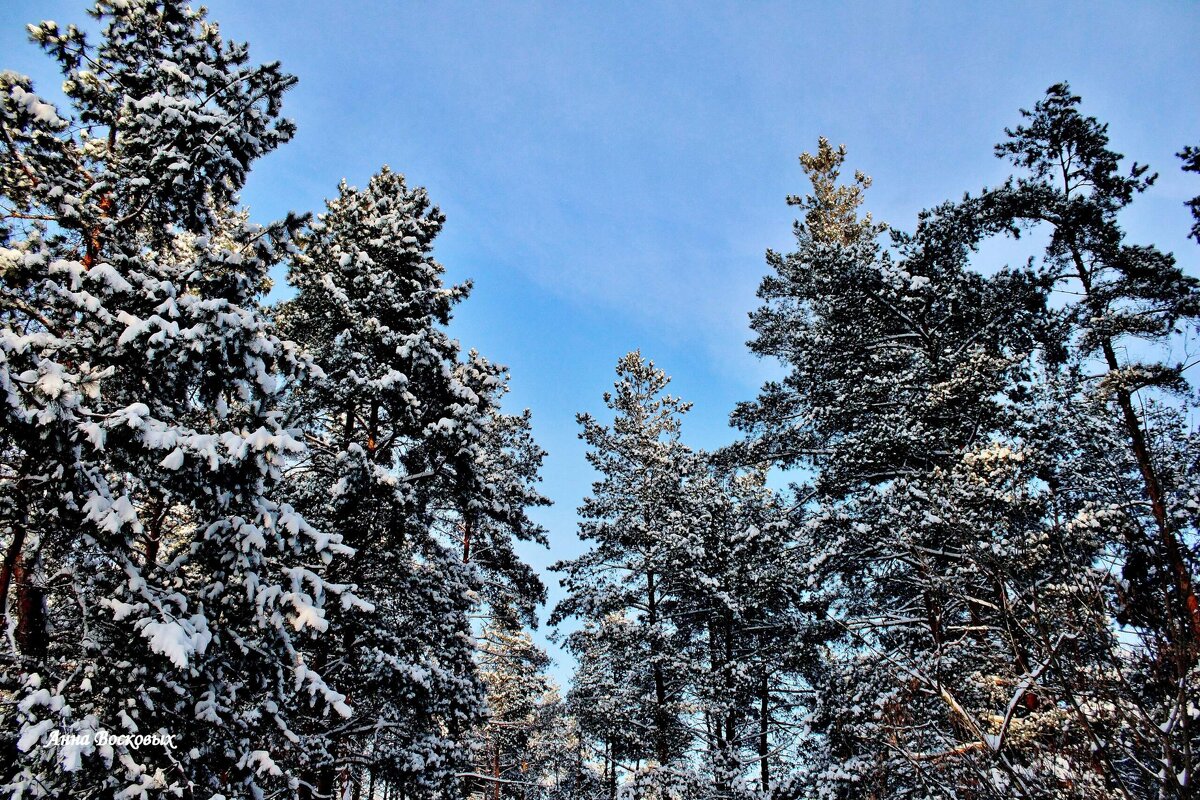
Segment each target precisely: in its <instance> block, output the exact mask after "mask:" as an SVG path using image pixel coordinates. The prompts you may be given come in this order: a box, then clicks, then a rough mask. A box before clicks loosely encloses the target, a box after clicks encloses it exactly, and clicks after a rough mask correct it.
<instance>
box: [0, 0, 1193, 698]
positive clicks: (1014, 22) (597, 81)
mask: <svg viewBox="0 0 1200 800" xmlns="http://www.w3.org/2000/svg"><path fill="white" fill-rule="evenodd" d="M206 5H207V6H208V7H209V9H210V12H211V18H212V19H215V20H217V21H219V22H220V23H221V25H222V30H223V32H224V33H225V35H226V36H229V37H231V38H235V39H239V40H246V41H249V42H250V44H251V55H252V57H253V58H255V59H257V60H272V59H279V60H281V61H282V62H283V63H284V66H285V68H286V69H288V70H289V71H290V72H292V73H294V74H296V75H298V76H299V78H300V83H299V85H298V86H297V87H296V88H295V89H294V90H293V91H292V92H291V94H290V95H289V96H288V99H287V102H286V104H285V113H286V114H287V115H288V116H290V117H292V118H293V119H294V120H296V122H297V123H298V125H299V133H298V135H297V137H296V139H295V140H294V141H293V142H292V143H291V144H289V145H287V146H286V147H284V148H283V149H281V150H280V151H278V152H277V153H275V154H272V155H271V156H269V157H267V158H266V159H265V160H264V161H262V162H260V164H259V165H258V167H257V168H256V169H255V171H254V172H253V174H252V175H251V179H250V182H249V184H248V186H247V188H246V191H245V192H244V193H243V199H244V201H245V202H246V203H247V204H248V205H249V206H250V207H251V209H252V211H253V214H254V216H255V217H256V218H257V219H260V220H266V219H269V218H275V217H279V216H281V215H283V214H284V213H285V212H286V211H288V210H296V211H307V210H317V209H319V208H320V207H321V204H322V200H323V198H324V197H327V196H329V195H331V194H333V193H334V192H335V188H336V185H337V182H338V181H339V180H340V179H341V178H342V177H345V178H347V179H348V180H349V181H350V182H351V183H353V184H357V185H363V184H365V183H366V181H367V179H368V178H369V177H370V175H371V174H372V173H373V172H374V171H376V170H377V169H378V168H379V166H380V165H382V164H385V163H386V164H388V165H390V166H391V167H392V168H393V169H396V170H398V171H400V172H403V173H405V174H406V175H407V176H408V177H409V180H410V182H411V183H415V184H420V185H424V186H426V187H427V188H428V189H429V192H430V195H431V196H432V198H433V200H434V201H435V202H436V203H438V204H439V205H440V206H441V207H442V209H443V211H445V212H446V214H447V217H448V221H447V225H446V229H445V232H444V233H443V235H442V237H441V238H440V240H439V243H438V248H437V254H438V258H439V260H440V261H442V263H444V264H445V265H446V267H447V269H448V272H449V275H450V276H451V278H452V279H454V280H462V279H465V278H471V279H473V280H474V282H475V291H474V294H473V296H472V298H471V299H470V300H468V301H467V302H466V303H465V304H464V305H463V306H461V307H460V309H459V311H458V313H457V316H456V319H455V322H454V324H453V328H452V330H453V332H454V335H455V336H456V337H457V338H459V339H460V340H461V341H462V342H463V344H464V346H469V347H476V348H478V349H479V350H480V351H481V352H483V353H484V354H486V355H487V356H489V357H490V358H492V359H493V360H496V361H499V362H501V363H505V364H507V365H509V366H510V367H511V368H512V372H513V381H512V385H513V393H512V395H511V397H510V401H511V405H512V406H513V407H514V408H519V407H525V406H528V407H530V408H532V409H533V413H534V425H535V432H536V435H537V437H538V439H539V441H540V442H541V444H542V446H543V447H545V448H546V449H547V450H548V451H550V457H549V459H548V460H547V462H546V467H545V470H544V475H545V484H544V491H545V492H546V493H547V494H548V495H549V496H550V497H551V498H553V499H554V500H555V502H556V506H555V507H554V508H553V509H551V510H549V511H547V512H545V513H543V514H542V515H541V519H542V520H543V521H544V523H545V524H546V525H547V527H549V528H550V531H551V539H552V542H553V546H554V548H553V552H552V553H546V552H545V551H530V553H529V557H530V560H531V561H533V562H534V563H536V564H538V565H539V566H542V565H545V564H547V563H549V562H551V561H553V560H556V559H557V558H561V557H569V556H570V555H572V554H574V553H577V552H578V551H579V547H580V545H579V543H578V542H577V540H576V538H575V532H574V522H575V511H574V509H575V507H576V506H577V505H578V504H579V502H580V500H581V499H582V497H583V496H584V494H585V493H586V492H587V491H588V489H589V484H590V481H591V479H592V477H591V475H590V473H589V471H588V467H587V465H586V464H585V462H584V459H583V449H582V445H581V443H580V442H578V441H577V439H576V433H577V426H576V424H575V422H574V415H575V413H576V412H579V411H585V410H587V411H592V412H594V413H600V412H602V411H603V406H602V402H601V394H602V392H603V391H604V390H605V389H606V388H607V387H608V386H609V384H610V383H611V380H612V374H613V372H612V370H613V366H614V364H615V362H616V360H617V358H618V357H619V356H620V355H622V354H623V353H625V352H627V351H629V350H632V349H634V348H641V350H642V351H643V353H645V354H646V355H648V356H650V357H651V358H653V359H654V360H655V361H656V363H657V364H658V365H659V366H661V367H663V368H664V369H666V370H667V371H668V372H669V373H670V374H671V375H673V376H674V378H675V383H674V390H675V391H676V393H678V394H681V395H683V396H684V397H685V398H687V399H690V400H692V401H694V402H695V404H696V408H695V410H694V411H693V412H692V414H691V415H690V416H689V421H688V423H687V425H686V427H685V436H686V438H687V439H688V440H689V441H690V442H691V443H693V444H695V445H697V446H705V447H712V446H717V445H720V444H723V443H726V442H728V441H729V440H730V439H731V437H732V436H733V433H732V432H731V431H730V430H729V428H728V426H727V419H728V414H729V411H730V410H731V409H732V407H733V404H734V403H735V402H737V401H738V400H742V399H748V398H751V397H753V395H754V393H755V391H756V389H757V387H758V385H759V384H760V383H761V381H762V380H763V378H764V377H765V376H766V375H768V374H770V373H771V368H770V366H769V365H765V364H761V363H759V362H758V361H756V360H755V359H754V358H753V357H752V356H751V355H750V354H749V353H748V352H747V350H746V348H745V346H744V342H745V340H746V339H747V338H748V336H749V330H748V328H747V325H746V314H747V312H749V311H750V310H751V309H752V308H753V307H754V306H755V298H754V290H755V288H756V286H757V283H758V281H759V279H760V278H761V276H762V274H763V271H764V261H763V252H764V250H765V249H766V248H768V247H771V248H775V249H787V248H788V247H789V244H790V242H791V221H792V218H793V214H792V210H791V209H789V208H788V207H787V206H786V205H785V203H784V197H785V196H786V195H787V194H789V193H797V192H801V193H802V192H803V191H804V189H805V186H804V183H803V176H802V173H801V172H800V169H799V166H798V164H797V160H796V158H797V156H798V155H799V154H800V152H801V151H803V150H806V149H808V150H811V149H813V148H814V146H815V144H816V139H817V137H818V136H819V135H825V136H827V137H828V138H829V139H830V140H832V141H834V142H835V143H840V142H844V143H846V144H847V146H848V147H849V150H850V159H849V160H850V165H851V167H852V168H858V169H862V170H863V171H864V172H866V173H867V174H869V175H871V176H872V177H873V178H874V181H875V185H874V187H873V188H872V189H871V191H870V193H869V195H868V206H869V207H870V209H871V210H872V211H873V212H874V214H875V216H876V218H878V219H882V220H886V221H888V222H890V223H892V224H894V225H896V226H897V227H901V228H906V227H910V226H911V223H912V220H913V219H914V217H915V214H916V213H917V211H919V210H920V209H921V208H923V207H926V206H930V205H933V204H936V203H938V202H940V201H942V200H946V199H950V198H954V197H957V196H959V195H960V194H961V193H962V192H963V191H965V190H974V189H978V188H979V187H980V186H982V185H984V184H988V183H995V182H997V181H999V180H1002V179H1003V178H1004V176H1005V175H1007V174H1008V170H1007V167H1006V165H1005V164H1003V163H1001V162H1000V161H998V160H997V159H995V158H994V157H993V156H992V151H991V148H992V145H993V144H994V143H995V142H996V141H998V140H999V139H1000V138H1001V136H1002V133H1003V129H1004V127H1005V126H1011V125H1014V124H1016V123H1017V122H1018V119H1019V118H1018V114H1017V109H1018V108H1020V107H1028V106H1031V105H1032V104H1033V103H1034V102H1036V101H1037V99H1038V98H1039V97H1040V95H1041V93H1042V92H1043V90H1044V89H1045V88H1046V87H1047V86H1048V85H1050V84H1051V83H1054V82H1056V81H1060V80H1064V79H1066V80H1069V81H1070V82H1071V84H1072V87H1073V88H1074V90H1075V91H1076V92H1077V93H1079V94H1081V95H1083V98H1084V104H1085V110H1086V111H1087V112H1088V113H1092V114H1095V115H1096V116H1098V117H1100V118H1101V119H1103V120H1106V121H1108V122H1110V123H1111V131H1110V132H1111V135H1112V138H1113V143H1114V146H1115V147H1116V149H1117V150H1119V151H1121V152H1124V153H1126V154H1127V155H1129V156H1130V157H1131V158H1133V159H1137V160H1138V161H1141V162H1149V163H1150V164H1151V165H1152V166H1153V167H1154V168H1155V169H1157V170H1158V171H1159V172H1160V173H1161V177H1160V180H1159V183H1158V185H1157V186H1155V187H1154V188H1153V189H1152V190H1151V191H1150V192H1149V193H1148V194H1147V195H1146V196H1145V197H1143V198H1142V199H1140V200H1139V201H1138V203H1137V204H1136V205H1135V207H1134V209H1133V210H1132V212H1131V213H1130V214H1129V216H1128V217H1127V218H1126V223H1127V227H1128V228H1129V229H1130V231H1131V232H1132V233H1133V234H1134V235H1135V237H1136V238H1138V239H1139V240H1142V241H1151V242H1155V243H1158V244H1159V245H1160V246H1163V247H1165V248H1167V249H1172V250H1174V251H1175V252H1176V253H1177V254H1178V255H1179V256H1180V260H1181V261H1182V263H1184V264H1185V265H1189V264H1194V263H1195V257H1196V254H1197V252H1200V251H1198V250H1197V249H1196V246H1195V245H1194V244H1191V243H1188V242H1187V241H1186V240H1185V238H1184V237H1185V234H1186V231H1187V229H1188V227H1189V218H1188V214H1187V211H1186V210H1185V209H1184V208H1183V206H1182V203H1183V201H1184V200H1185V199H1186V198H1188V197H1191V196H1193V195H1196V194H1198V193H1200V177H1196V176H1185V175H1183V174H1182V173H1180V172H1179V170H1178V161H1177V160H1176V159H1175V158H1174V156H1173V154H1174V153H1175V152H1176V151H1177V150H1179V149H1180V148H1181V147H1182V146H1183V145H1185V144H1200V81H1197V80H1196V76H1197V75H1198V74H1200V50H1198V48H1197V38H1198V37H1197V35H1198V34H1200V4H1195V3H1183V2H1179V3H1137V4H1118V3H1082V2H1080V3H1011V4H999V3H994V4H993V3H986V4H985V3H961V2H945V3H936V2H923V3H915V2H914V3H900V2H888V3H881V4H868V3H848V4H840V5H836V6H835V5H832V4H828V5H821V4H816V3H767V2H744V3H733V2H729V3H683V2H675V3H660V2H638V3H632V2H631V3H616V2H611V3H584V2H578V3H574V2H561V3H551V2H523V3H515V2H514V3H508V2H495V3H483V2H478V3H464V2H439V3H424V2H412V3H400V2H387V1H385V0H379V1H378V2H361V1H351V2H298V1H296V0H292V1H291V2H285V0H256V2H245V1H244V0H243V1H242V2H235V0H209V2H207V3H206ZM47 18H48V19H55V20H57V21H58V22H60V23H66V22H81V21H83V20H84V15H83V5H82V2H80V1H79V0H70V1H69V2H60V1H59V0H41V1H40V2H25V1H24V0H8V1H7V2H5V3H4V4H3V5H0V68H9V69H16V70H18V71H21V72H25V73H28V74H30V75H32V76H33V77H34V78H35V81H37V84H38V85H39V87H40V88H41V90H42V91H43V92H44V93H45V94H48V95H53V94H54V87H56V86H57V84H58V81H59V79H58V78H57V77H56V75H55V73H54V72H53V71H52V69H51V65H50V62H49V61H48V60H47V59H46V58H45V57H44V56H42V55H41V54H40V52H39V51H38V50H36V49H35V48H33V47H32V46H30V45H28V44H26V41H25V34H24V30H23V25H24V23H26V22H31V21H35V20H39V19H47ZM1002 254H1004V249H1003V248H1000V249H997V250H996V251H995V252H990V253H988V254H986V255H990V256H993V257H999V256H1000V255H1002ZM1189 270H1190V271H1193V272H1194V271H1195V270H1191V269H1190V267H1189ZM548 583H549V584H550V585H551V586H552V588H553V587H554V586H555V585H556V580H555V579H554V578H553V577H552V576H551V577H550V578H549V580H548ZM558 674H559V676H560V677H565V674H566V670H565V668H564V667H560V670H559V672H558Z"/></svg>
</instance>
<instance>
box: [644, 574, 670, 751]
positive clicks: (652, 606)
mask: <svg viewBox="0 0 1200 800" xmlns="http://www.w3.org/2000/svg"><path fill="white" fill-rule="evenodd" d="M646 621H647V622H648V623H649V624H650V627H651V628H652V629H653V628H656V627H657V625H658V597H657V595H656V593H655V588H654V573H653V572H648V573H647V574H646ZM658 657H659V647H658V635H657V631H653V630H652V632H651V634H650V669H651V672H653V674H654V756H655V758H657V759H658V763H659V764H666V763H667V758H668V756H669V755H670V747H669V742H668V735H667V723H668V720H667V686H666V681H665V680H664V678H663V669H662V664H661V663H660V662H659V658H658Z"/></svg>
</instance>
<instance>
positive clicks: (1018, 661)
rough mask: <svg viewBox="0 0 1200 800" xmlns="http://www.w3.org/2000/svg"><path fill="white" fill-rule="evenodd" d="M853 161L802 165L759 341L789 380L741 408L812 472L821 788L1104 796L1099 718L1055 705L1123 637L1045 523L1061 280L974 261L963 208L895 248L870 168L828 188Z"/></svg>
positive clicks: (1087, 554)
mask: <svg viewBox="0 0 1200 800" xmlns="http://www.w3.org/2000/svg"><path fill="white" fill-rule="evenodd" d="M843 157H844V152H843V151H840V150H839V151H834V150H833V149H832V148H831V147H829V146H828V144H827V143H826V142H824V141H822V142H821V145H820V148H819V151H818V154H817V155H816V156H811V157H807V158H805V159H803V164H804V166H805V169H806V172H808V173H809V177H810V178H811V179H812V183H813V187H814V189H813V193H812V195H811V196H810V197H809V199H808V200H804V201H798V204H800V205H801V206H802V207H804V208H805V211H806V214H805V219H804V220H803V221H802V222H801V223H798V224H797V227H796V233H797V244H798V249H797V251H796V252H795V253H792V254H789V255H787V256H780V255H778V254H774V253H772V254H769V263H770V264H771V266H772V269H773V274H771V275H769V276H768V277H767V278H766V279H765V280H764V282H763V286H762V289H761V290H760V295H761V296H762V297H763V299H764V301H765V304H764V306H763V307H762V308H761V309H760V310H759V311H757V312H756V313H755V314H754V315H753V317H752V320H753V325H754V329H755V331H756V334H757V338H756V339H755V340H754V341H753V342H752V343H751V347H752V349H754V350H755V352H758V353H759V354H761V355H768V356H774V357H777V358H780V359H781V360H782V361H783V362H784V363H785V365H786V366H787V367H788V374H787V376H786V377H785V378H784V380H783V381H781V382H777V383H771V384H768V385H767V386H765V387H764V390H763V393H762V394H761V395H760V398H759V400H758V401H756V402H755V403H748V404H743V405H742V406H740V407H739V408H738V410H737V411H736V412H735V417H734V418H735V421H736V422H737V423H738V424H739V425H741V426H742V428H743V429H744V430H746V431H747V432H748V433H750V434H751V435H752V441H751V443H750V446H749V447H748V448H743V451H744V452H745V453H746V454H748V455H749V456H750V457H752V458H762V459H764V460H766V461H768V462H773V463H776V464H781V465H783V466H807V467H809V468H812V469H813V470H814V471H815V475H814V490H815V494H814V498H813V502H812V508H811V510H810V516H809V522H808V525H809V526H810V527H811V529H812V531H813V534H812V542H813V545H814V547H815V549H816V550H815V552H814V554H813V555H814V566H815V567H816V568H817V571H816V572H815V573H814V575H813V577H814V580H815V581H816V583H817V584H818V585H824V586H826V587H833V588H836V589H837V590H838V591H837V596H836V599H835V600H834V602H833V603H832V605H831V606H830V608H829V619H830V620H831V621H832V622H833V623H834V624H835V625H837V626H838V627H839V628H840V629H841V630H842V632H843V638H842V641H841V642H840V643H839V644H837V645H836V646H834V647H832V648H831V649H830V650H829V651H828V656H827V658H826V659H825V660H824V663H819V664H814V665H812V671H811V672H810V673H809V680H810V682H811V683H812V684H813V685H815V686H816V687H818V688H819V690H820V691H819V692H818V694H817V697H818V698H819V699H820V701H821V705H820V707H819V708H818V710H817V712H818V713H817V715H816V722H817V727H818V729H819V730H820V731H821V733H822V736H823V742H824V745H823V748H824V755H823V756H820V758H821V759H822V760H824V761H825V764H826V767H825V768H824V770H823V772H820V773H818V777H817V781H816V784H815V786H813V791H814V792H820V793H829V794H831V795H834V796H861V794H862V793H863V792H870V793H873V794H874V795H875V796H880V797H883V796H907V795H908V794H909V793H912V792H918V793H920V794H921V796H959V797H962V796H972V797H995V796H1006V797H1010V796H1015V797H1034V796H1044V795H1045V793H1048V792H1049V793H1055V794H1065V793H1068V787H1069V793H1071V794H1073V795H1081V796H1096V793H1098V792H1102V791H1104V788H1103V783H1102V782H1101V781H1100V779H1099V778H1097V777H1093V776H1092V770H1091V766H1090V763H1089V762H1090V761H1091V760H1092V757H1091V754H1090V750H1091V748H1090V745H1091V742H1090V740H1089V737H1088V735H1087V733H1086V731H1085V730H1083V728H1084V727H1086V721H1081V720H1080V719H1079V717H1078V716H1071V715H1064V714H1063V713H1062V711H1061V710H1060V708H1061V707H1059V706H1055V705H1053V704H1046V703H1044V702H1043V701H1042V700H1041V699H1039V698H1041V697H1042V695H1043V693H1046V694H1049V695H1050V696H1052V697H1056V698H1058V697H1061V696H1062V694H1061V693H1060V692H1059V691H1058V690H1059V689H1061V688H1062V687H1061V686H1059V687H1054V686H1053V684H1054V683H1055V676H1051V675H1050V674H1049V673H1048V668H1049V661H1051V660H1057V659H1063V658H1071V657H1075V658H1078V657H1081V656H1085V655H1087V654H1090V653H1092V652H1094V651H1096V650H1101V651H1102V650H1103V649H1104V647H1105V645H1106V643H1107V644H1111V630H1110V629H1107V628H1103V627H1099V628H1095V627H1088V628H1086V629H1081V628H1080V627H1079V626H1077V625H1075V624H1073V623H1072V621H1073V620H1077V619H1078V618H1079V616H1080V615H1081V614H1085V613H1086V608H1087V606H1088V604H1090V603H1094V599H1093V598H1092V597H1091V595H1090V594H1089V591H1090V590H1091V589H1093V588H1094V586H1095V583H1096V579H1095V578H1096V576H1095V572H1094V566H1095V564H1096V563H1097V561H1096V560H1097V558H1098V555H1099V554H1100V552H1101V549H1100V548H1101V545H1102V543H1101V541H1100V540H1098V539H1097V537H1095V536H1094V535H1087V532H1085V531H1076V532H1075V533H1074V535H1073V536H1067V535H1066V532H1065V531H1063V530H1061V529H1053V528H1052V526H1053V519H1054V513H1055V501H1056V496H1055V493H1054V488H1053V487H1052V486H1051V485H1050V484H1048V483H1047V482H1046V481H1045V477H1044V476H1045V475H1046V474H1047V472H1046V467H1047V465H1048V464H1049V463H1052V461H1053V458H1054V454H1055V453H1056V452H1058V451H1059V450H1060V449H1062V448H1063V447H1064V445H1063V441H1064V435H1063V434H1062V433H1061V432H1058V435H1057V436H1052V435H1050V434H1053V433H1055V431H1050V432H1048V433H1047V432H1045V431H1044V430H1043V429H1044V427H1045V426H1044V425H1043V426H1042V428H1039V427H1038V423H1039V422H1044V421H1045V414H1046V409H1047V406H1048V405H1049V404H1050V398H1049V397H1047V396H1046V394H1044V393H1043V388H1044V387H1048V386H1049V385H1050V382H1048V381H1047V380H1046V378H1047V373H1048V370H1050V369H1051V368H1052V366H1053V364H1056V363H1058V359H1060V358H1061V352H1060V350H1061V348H1059V347H1058V346H1057V342H1056V339H1055V337H1054V335H1053V334H1054V331H1055V325H1054V320H1053V319H1052V318H1049V317H1048V316H1047V314H1046V313H1045V312H1044V310H1043V309H1044V307H1045V297H1046V290H1047V287H1048V285H1049V282H1050V281H1049V279H1048V278H1047V277H1046V276H1045V275H1043V274H1041V273H1038V272H1035V271H1033V270H1029V269H1026V270H1010V269H1002V270H998V271H995V272H994V273H993V274H991V275H990V276H989V277H986V278H985V277H983V276H982V275H980V274H978V273H976V272H973V271H971V270H970V269H969V268H968V257H969V254H970V253H971V252H972V250H973V248H974V246H975V244H976V243H977V242H978V241H979V239H980V238H981V237H982V236H984V235H985V232H986V229H987V226H986V225H981V224H980V223H979V222H978V221H975V220H972V219H970V218H965V217H963V216H962V215H959V214H957V213H956V212H955V209H954V208H953V207H942V208H939V209H935V210H934V211H932V212H926V213H925V214H923V216H922V219H921V221H920V224H919V226H918V228H917V231H916V232H915V233H914V234H911V235H909V234H903V233H900V232H898V231H893V232H892V235H891V242H890V245H889V246H888V247H886V248H885V247H884V246H883V245H882V244H881V243H880V242H879V241H878V237H879V235H880V234H881V233H882V232H883V231H884V227H883V226H879V225H874V224H871V223H870V219H869V217H867V218H864V219H862V220H861V221H860V220H859V219H858V218H857V214H856V213H854V211H855V209H856V208H857V206H858V205H859V204H860V203H861V201H862V194H861V189H862V188H865V185H866V184H867V181H866V179H865V178H864V177H862V176H859V177H858V178H857V180H856V185H857V187H858V189H857V190H855V189H844V190H842V191H837V190H836V189H834V188H831V187H835V186H836V180H837V173H838V171H839V169H840V167H841V164H842V160H843ZM793 202H797V201H793ZM1039 387H1043V388H1039ZM1046 391H1049V390H1048V389H1046ZM1048 528H1050V530H1048ZM1055 630H1058V631H1059V632H1062V631H1066V633H1065V634H1064V635H1065V637H1066V638H1058V639H1053V638H1052V639H1050V640H1049V641H1045V640H1044V636H1043V635H1042V634H1044V633H1045V632H1046V631H1055ZM1048 687H1049V688H1048ZM1064 717H1065V718H1064ZM1098 787H1099V788H1098ZM789 791H803V788H802V787H795V786H793V788H791V789H789Z"/></svg>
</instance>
